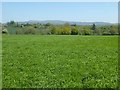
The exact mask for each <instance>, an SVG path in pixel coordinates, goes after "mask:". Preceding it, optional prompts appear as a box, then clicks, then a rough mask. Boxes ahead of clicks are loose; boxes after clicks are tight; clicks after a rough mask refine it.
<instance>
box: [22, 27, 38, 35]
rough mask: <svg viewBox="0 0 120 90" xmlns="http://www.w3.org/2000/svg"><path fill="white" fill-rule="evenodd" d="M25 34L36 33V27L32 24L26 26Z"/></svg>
mask: <svg viewBox="0 0 120 90" xmlns="http://www.w3.org/2000/svg"><path fill="white" fill-rule="evenodd" d="M24 34H36V29H35V28H34V27H32V26H29V27H25V28H24Z"/></svg>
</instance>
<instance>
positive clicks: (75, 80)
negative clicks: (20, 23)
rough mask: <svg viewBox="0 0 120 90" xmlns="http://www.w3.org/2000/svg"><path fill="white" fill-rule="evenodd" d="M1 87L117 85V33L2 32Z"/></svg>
mask: <svg viewBox="0 0 120 90" xmlns="http://www.w3.org/2000/svg"><path fill="white" fill-rule="evenodd" d="M2 46H3V49H2V51H3V52H2V76H3V77H2V87H3V88H117V85H118V81H117V80H118V36H113V37H110V36H102V37H101V36H79V35H77V36H76V35H71V36H70V35H69V36H68V35H64V36H61V35H58V36H57V35H48V36H46V35H34V36H33V35H32V36H31V35H9V36H8V35H3V40H2Z"/></svg>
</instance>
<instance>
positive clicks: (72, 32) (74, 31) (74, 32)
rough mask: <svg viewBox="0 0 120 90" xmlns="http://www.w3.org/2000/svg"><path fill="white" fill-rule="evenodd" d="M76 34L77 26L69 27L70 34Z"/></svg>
mask: <svg viewBox="0 0 120 90" xmlns="http://www.w3.org/2000/svg"><path fill="white" fill-rule="evenodd" d="M77 34H78V27H77V26H74V27H72V28H71V35H77Z"/></svg>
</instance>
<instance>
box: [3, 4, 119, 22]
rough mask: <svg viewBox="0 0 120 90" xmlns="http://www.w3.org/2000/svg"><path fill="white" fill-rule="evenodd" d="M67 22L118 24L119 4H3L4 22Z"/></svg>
mask: <svg viewBox="0 0 120 90" xmlns="http://www.w3.org/2000/svg"><path fill="white" fill-rule="evenodd" d="M11 20H15V21H28V20H65V21H79V22H93V21H96V22H113V23H117V22H118V3H117V2H76V3H75V2H36V3H35V2H3V3H2V22H8V21H11Z"/></svg>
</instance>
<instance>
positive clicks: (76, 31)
mask: <svg viewBox="0 0 120 90" xmlns="http://www.w3.org/2000/svg"><path fill="white" fill-rule="evenodd" d="M4 27H6V29H7V30H8V32H9V34H21V33H22V34H41V35H51V34H54V35H118V34H119V31H120V30H118V25H108V26H96V25H95V24H93V25H92V26H91V25H85V26H84V25H83V26H79V25H76V24H72V25H70V24H69V23H65V24H64V25H53V24H51V23H47V24H29V23H26V24H20V23H18V22H14V21H11V22H8V24H7V25H4ZM30 28H32V29H30ZM23 29H24V30H23ZM25 29H26V30H25Z"/></svg>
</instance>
